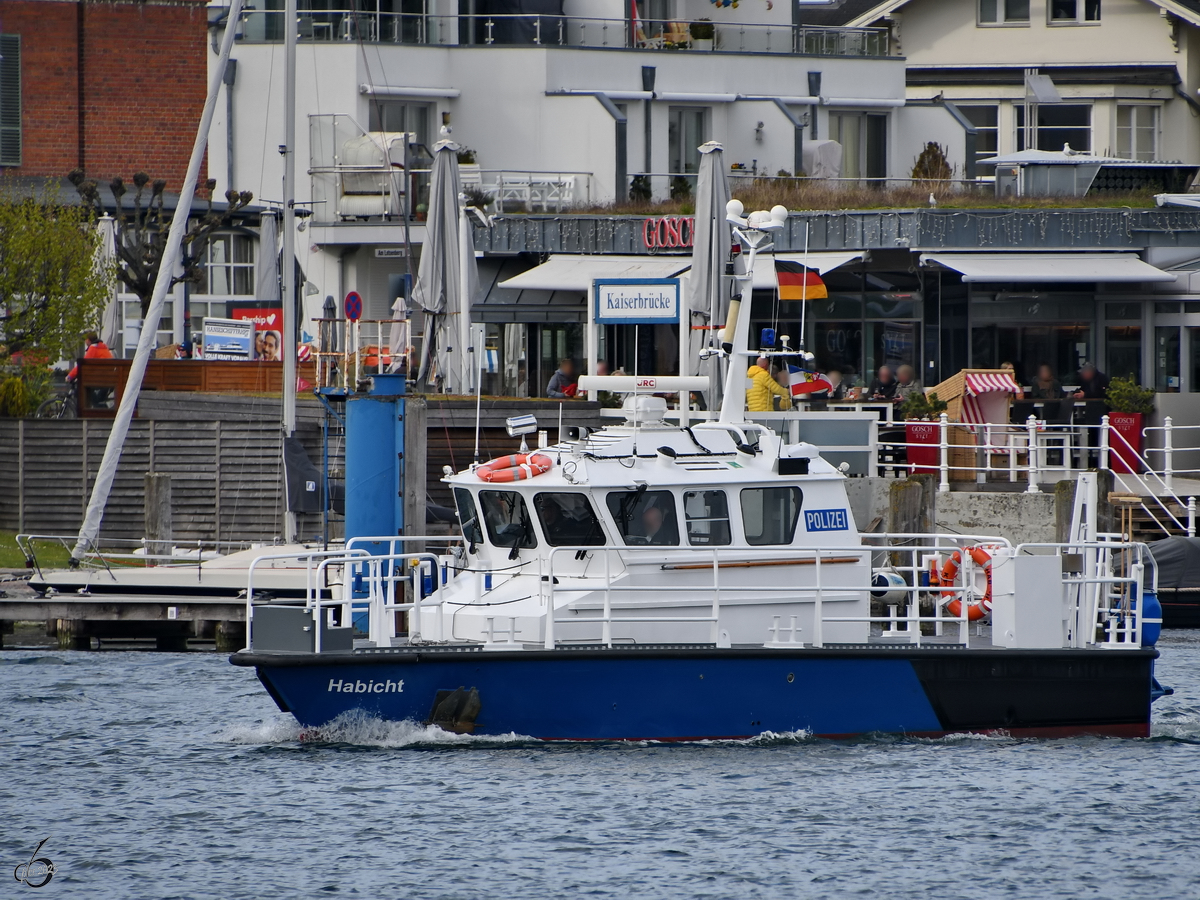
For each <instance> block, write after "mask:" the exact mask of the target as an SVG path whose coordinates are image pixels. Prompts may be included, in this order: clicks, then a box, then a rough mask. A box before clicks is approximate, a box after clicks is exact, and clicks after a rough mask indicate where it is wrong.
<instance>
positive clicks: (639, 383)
mask: <svg viewBox="0 0 1200 900" xmlns="http://www.w3.org/2000/svg"><path fill="white" fill-rule="evenodd" d="M633 386H634V388H635V389H636V390H641V389H642V388H649V389H650V390H653V389H654V388H655V387H657V386H658V381H657V379H654V378H639V379H637V380H636V381H635V382H634V383H633Z"/></svg>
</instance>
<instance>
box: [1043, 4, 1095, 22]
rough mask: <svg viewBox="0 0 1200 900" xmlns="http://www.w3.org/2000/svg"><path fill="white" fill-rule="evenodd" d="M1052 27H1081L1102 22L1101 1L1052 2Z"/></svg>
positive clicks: (1050, 6) (1050, 7)
mask: <svg viewBox="0 0 1200 900" xmlns="http://www.w3.org/2000/svg"><path fill="white" fill-rule="evenodd" d="M1048 12H1049V14H1050V24H1051V25H1081V24H1084V23H1086V22H1099V21H1100V0H1050V4H1049V9H1048Z"/></svg>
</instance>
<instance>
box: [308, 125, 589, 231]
mask: <svg viewBox="0 0 1200 900" xmlns="http://www.w3.org/2000/svg"><path fill="white" fill-rule="evenodd" d="M308 133H309V169H308V174H309V176H310V177H311V178H312V205H313V214H312V215H313V224H315V225H333V224H338V223H346V222H381V221H382V222H388V221H396V222H402V221H404V219H405V217H406V216H407V217H409V218H410V219H411V220H413V221H418V222H419V221H422V220H423V219H424V218H425V209H426V208H427V204H428V202H429V178H430V171H431V169H430V164H431V163H432V158H431V155H430V152H429V148H427V147H425V146H424V145H422V144H419V143H416V142H415V136H414V135H412V134H407V133H404V132H389V131H365V130H364V129H363V128H362V126H361V125H359V124H358V123H357V122H356V121H355V120H354V119H353V118H351V117H350V116H343V115H336V114H320V115H311V116H309V117H308ZM459 176H460V179H461V183H462V189H463V192H464V194H466V195H467V198H468V201H469V202H471V203H473V204H475V205H477V206H481V207H485V208H487V209H488V210H489V211H495V212H507V213H514V212H531V213H561V212H566V211H568V210H570V209H571V208H572V207H575V206H579V205H585V206H586V205H588V204H590V203H591V202H592V194H593V188H592V183H593V177H592V173H591V172H563V171H553V172H546V171H531V170H513V169H484V168H481V167H480V166H478V165H460V166H459Z"/></svg>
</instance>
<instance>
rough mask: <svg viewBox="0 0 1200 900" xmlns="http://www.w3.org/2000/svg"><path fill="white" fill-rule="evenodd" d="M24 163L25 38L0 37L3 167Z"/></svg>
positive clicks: (0, 160)
mask: <svg viewBox="0 0 1200 900" xmlns="http://www.w3.org/2000/svg"><path fill="white" fill-rule="evenodd" d="M20 164H21V36H20V35H19V34H0V166H19V165H20Z"/></svg>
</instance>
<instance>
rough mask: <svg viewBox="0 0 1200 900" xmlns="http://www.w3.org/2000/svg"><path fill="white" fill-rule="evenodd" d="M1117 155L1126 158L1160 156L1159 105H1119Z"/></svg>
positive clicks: (1153, 157)
mask: <svg viewBox="0 0 1200 900" xmlns="http://www.w3.org/2000/svg"><path fill="white" fill-rule="evenodd" d="M1117 156H1120V157H1123V158H1124V159H1141V160H1151V159H1157V158H1158V107H1157V106H1118V107H1117Z"/></svg>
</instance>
